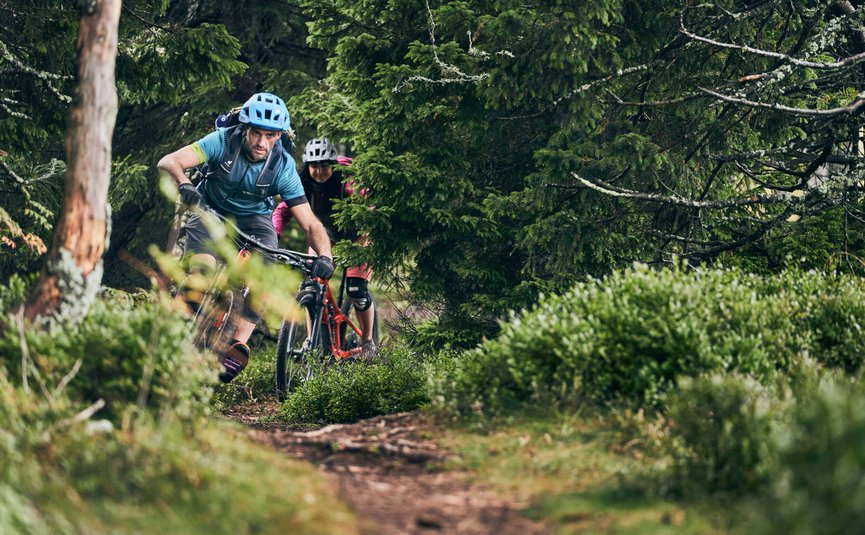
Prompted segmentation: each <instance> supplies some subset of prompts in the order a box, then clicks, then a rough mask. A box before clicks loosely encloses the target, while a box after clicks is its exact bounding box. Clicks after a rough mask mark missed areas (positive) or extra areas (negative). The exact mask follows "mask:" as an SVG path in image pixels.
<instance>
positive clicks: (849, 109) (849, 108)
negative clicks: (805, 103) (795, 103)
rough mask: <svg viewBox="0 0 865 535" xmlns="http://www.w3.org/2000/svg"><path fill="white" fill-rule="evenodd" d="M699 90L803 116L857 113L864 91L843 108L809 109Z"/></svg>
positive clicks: (755, 105) (723, 97) (718, 97)
mask: <svg viewBox="0 0 865 535" xmlns="http://www.w3.org/2000/svg"><path fill="white" fill-rule="evenodd" d="M699 89H700V91H703V92H704V93H706V94H707V95H711V96H713V97H715V98H717V99H718V100H723V101H724V102H730V103H733V104H741V105H743V106H750V107H752V108H763V109H770V110H775V111H782V112H785V113H792V114H793V115H800V116H803V117H833V116H837V115H844V114H854V113H859V109H860V108H861V107H862V106H863V104H865V92H862V93H859V94H858V95H856V98H855V99H854V100H853V102H851V103H850V104H848V105H846V106H844V107H843V108H831V109H827V110H811V109H807V108H793V107H790V106H785V105H783V104H777V103H773V104H770V103H768V102H758V101H753V100H748V99H744V98H737V97H731V96H728V95H724V94H721V93H718V92H716V91H712V90H711V89H706V88H704V87H700V88H699Z"/></svg>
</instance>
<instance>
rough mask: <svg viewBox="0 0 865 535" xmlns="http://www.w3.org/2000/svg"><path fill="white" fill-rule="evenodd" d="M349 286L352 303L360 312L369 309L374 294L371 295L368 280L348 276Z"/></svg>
mask: <svg viewBox="0 0 865 535" xmlns="http://www.w3.org/2000/svg"><path fill="white" fill-rule="evenodd" d="M345 282H346V287H347V288H348V296H349V297H351V298H352V299H353V302H352V304H353V305H354V309H355V310H357V311H358V312H363V311H364V310H368V309H369V307H371V306H372V296H371V295H369V290H368V289H367V287H366V285H367V282H366V280H364V279H361V278H360V277H347V278H346V279H345Z"/></svg>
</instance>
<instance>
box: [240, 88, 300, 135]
mask: <svg viewBox="0 0 865 535" xmlns="http://www.w3.org/2000/svg"><path fill="white" fill-rule="evenodd" d="M239 120H240V122H241V123H243V124H248V125H252V126H257V127H258V128H263V129H265V130H279V131H282V130H288V129H289V128H290V127H291V122H290V121H289V117H288V108H286V107H285V102H283V101H282V99H281V98H279V97H278V96H276V95H271V94H270V93H256V94H254V95H252V97H250V99H249V100H247V101H246V104H244V105H243V108H241V109H240V119H239Z"/></svg>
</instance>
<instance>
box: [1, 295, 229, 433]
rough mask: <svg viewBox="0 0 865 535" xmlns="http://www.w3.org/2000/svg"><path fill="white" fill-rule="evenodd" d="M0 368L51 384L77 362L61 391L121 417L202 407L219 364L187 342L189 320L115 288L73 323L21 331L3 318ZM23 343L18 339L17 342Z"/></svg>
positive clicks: (156, 302)
mask: <svg viewBox="0 0 865 535" xmlns="http://www.w3.org/2000/svg"><path fill="white" fill-rule="evenodd" d="M6 327H7V328H5V329H4V330H3V334H2V335H0V367H5V368H6V369H7V370H8V371H9V373H10V375H11V376H20V375H21V363H22V362H24V361H25V360H26V361H30V362H32V363H33V364H34V365H33V366H32V369H35V370H36V371H35V372H32V373H31V375H33V379H31V380H32V381H36V380H37V377H38V378H39V380H41V381H43V382H45V383H46V384H47V386H48V387H49V388H54V386H55V385H58V384H59V383H61V382H62V380H63V377H64V376H66V375H67V374H68V373H69V372H70V371H72V370H73V369H74V368H75V367H76V366H80V369H79V370H78V371H77V373H75V374H74V375H72V376H71V380H70V381H69V383H68V386H67V387H66V392H67V393H68V395H69V396H70V397H72V399H74V400H80V401H85V402H92V401H95V400H98V399H103V400H105V402H106V408H105V409H104V410H103V411H102V413H101V414H103V415H104V416H105V417H109V418H111V419H113V420H114V421H119V419H120V418H121V416H122V415H123V414H124V413H125V411H126V410H128V409H130V408H140V409H146V410H150V411H153V412H160V411H170V412H171V413H173V414H175V415H177V416H183V417H189V416H193V415H195V414H198V413H200V412H201V411H202V410H205V409H206V406H207V401H208V400H209V398H210V394H211V387H210V386H209V385H211V384H213V382H214V381H215V377H216V363H215V360H214V359H212V358H211V357H210V356H207V355H203V354H201V353H200V352H199V351H197V350H196V349H195V348H194V347H193V346H192V344H191V343H190V340H189V338H190V337H189V321H188V319H187V318H186V317H185V316H184V315H183V314H181V313H179V312H174V311H172V310H171V309H170V305H169V304H165V303H161V302H160V301H159V300H157V299H155V298H153V297H152V296H144V297H141V296H139V297H138V298H133V297H132V296H129V295H128V294H123V293H116V294H113V295H106V296H104V297H103V298H102V299H99V300H97V301H96V302H95V303H94V304H93V306H92V307H91V309H90V311H89V313H88V315H87V317H86V318H84V319H83V320H82V322H81V323H80V324H79V325H77V326H75V327H74V328H68V329H60V328H55V329H52V330H50V331H39V330H35V329H25V330H24V332H21V329H20V328H19V327H18V326H17V325H16V323H15V322H14V321H13V320H12V319H10V318H6ZM22 340H23V341H22Z"/></svg>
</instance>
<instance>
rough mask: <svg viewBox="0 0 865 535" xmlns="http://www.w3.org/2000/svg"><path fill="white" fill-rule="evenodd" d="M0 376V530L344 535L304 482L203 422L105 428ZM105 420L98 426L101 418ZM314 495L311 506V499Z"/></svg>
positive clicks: (314, 485)
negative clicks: (337, 534) (317, 534)
mask: <svg viewBox="0 0 865 535" xmlns="http://www.w3.org/2000/svg"><path fill="white" fill-rule="evenodd" d="M81 408H82V406H81V405H80V404H76V403H73V402H70V400H69V399H68V398H67V397H65V396H63V395H58V396H52V397H50V398H45V397H43V396H42V393H41V392H40V391H38V390H33V389H25V388H22V387H20V386H15V385H13V384H12V383H11V382H10V380H9V378H8V377H7V375H6V373H5V371H3V370H2V369H0V533H27V534H33V535H49V534H50V535H54V534H70V535H72V534H79V533H117V534H125V533H130V534H131V533H136V534H144V533H195V534H197V533H200V534H216V533H232V534H234V533H321V534H325V533H345V532H352V530H353V528H354V526H353V521H352V519H351V517H350V515H349V514H348V513H347V512H346V511H345V510H343V509H342V508H341V506H340V505H339V504H338V503H337V502H336V500H335V498H334V497H333V496H331V494H330V492H329V491H328V490H327V489H326V488H325V484H324V483H323V482H322V481H320V480H319V479H318V478H317V477H316V476H315V474H314V470H312V469H311V468H309V467H306V466H303V465H301V464H300V463H294V462H292V461H290V460H288V459H286V458H285V457H284V456H283V455H280V454H278V453H276V452H271V451H267V450H264V449H260V448H257V447H256V446H255V445H253V444H250V443H248V442H246V441H244V440H243V434H242V433H240V432H235V431H233V430H232V429H231V428H229V427H228V426H226V425H220V426H215V425H213V424H212V423H210V424H208V423H207V420H204V419H196V420H194V421H184V422H182V423H181V422H178V421H177V420H176V419H175V418H173V417H172V415H170V414H163V415H162V417H161V418H160V420H159V422H158V423H157V424H154V422H153V421H152V419H149V418H139V419H137V420H136V423H135V425H133V426H128V427H125V428H123V429H121V430H114V429H112V428H111V427H110V426H105V425H95V424H97V423H99V422H93V421H89V420H87V419H86V418H80V417H79V418H76V415H79V414H81V413H80V411H81ZM101 423H104V422H101ZM310 496H314V497H315V500H311V499H310V498H309V497H310Z"/></svg>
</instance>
